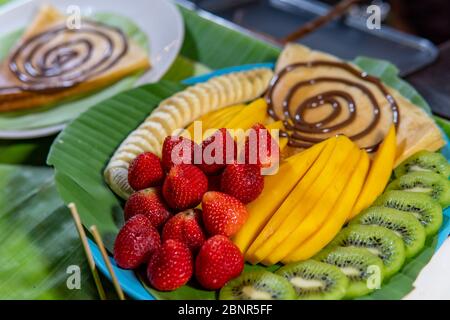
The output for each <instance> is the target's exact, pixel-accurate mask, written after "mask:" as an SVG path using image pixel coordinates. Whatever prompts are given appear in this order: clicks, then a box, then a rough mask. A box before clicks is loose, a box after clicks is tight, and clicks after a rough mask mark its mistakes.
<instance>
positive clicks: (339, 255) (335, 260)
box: [314, 247, 384, 299]
mask: <svg viewBox="0 0 450 320" xmlns="http://www.w3.org/2000/svg"><path fill="white" fill-rule="evenodd" d="M314 259H317V260H319V261H322V262H325V263H328V264H330V265H334V266H336V267H338V268H339V269H340V270H341V271H342V272H343V273H344V274H345V275H346V276H347V278H348V279H349V281H350V282H349V285H348V288H347V292H346V294H345V298H346V299H351V298H357V297H361V296H365V295H366V294H369V293H371V292H373V291H374V290H375V289H376V288H377V284H378V285H380V284H381V283H382V282H383V279H384V265H383V261H382V260H381V259H380V258H379V257H377V256H376V255H374V254H372V253H370V252H368V251H367V250H366V249H363V248H350V247H335V248H331V249H325V250H322V251H321V252H320V253H318V254H317V255H316V256H315V257H314ZM372 275H373V276H374V277H378V278H377V279H376V278H372V277H371V276H372ZM372 279H373V280H375V281H376V282H377V283H376V284H375V285H373V283H372V282H371V280H372ZM371 284H372V285H371Z"/></svg>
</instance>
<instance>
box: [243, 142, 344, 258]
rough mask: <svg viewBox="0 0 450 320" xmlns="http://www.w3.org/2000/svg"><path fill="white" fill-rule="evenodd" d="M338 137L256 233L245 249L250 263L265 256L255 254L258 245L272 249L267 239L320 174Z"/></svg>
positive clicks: (274, 243)
mask: <svg viewBox="0 0 450 320" xmlns="http://www.w3.org/2000/svg"><path fill="white" fill-rule="evenodd" d="M338 139H339V140H340V141H342V140H343V138H331V139H329V141H328V143H327V144H326V145H325V147H324V150H323V151H322V153H321V154H320V156H319V157H318V158H317V160H316V162H315V163H314V165H313V166H312V167H311V168H310V170H309V171H308V172H307V173H306V175H305V176H304V177H303V178H302V179H301V180H300V181H299V183H298V184H297V185H296V187H295V188H294V189H293V190H292V192H291V193H290V194H289V196H288V197H287V198H286V200H285V201H284V202H283V204H282V205H281V206H280V208H278V210H277V211H276V212H275V213H274V215H273V216H272V218H271V219H270V220H269V222H268V223H267V225H266V226H265V227H264V229H263V230H262V231H261V233H260V234H259V235H258V237H257V238H256V239H255V241H254V242H253V243H252V245H251V246H250V248H249V250H248V251H247V253H246V258H247V259H248V261H250V262H252V263H258V262H259V261H260V260H261V259H262V258H265V256H262V257H261V258H259V256H261V255H262V253H261V251H260V252H258V256H257V255H256V252H257V251H258V249H259V248H260V247H264V249H263V250H264V253H265V251H266V250H268V249H272V247H273V246H276V241H273V242H271V243H269V244H268V245H266V244H267V241H268V240H269V238H271V237H272V235H275V234H276V233H278V231H279V228H280V226H281V225H282V224H283V223H284V222H285V221H286V220H288V217H289V215H290V214H291V213H292V211H293V209H294V208H295V207H296V205H297V204H298V202H299V201H300V200H301V199H302V197H303V196H304V194H305V191H307V190H308V189H309V188H310V187H311V186H312V185H313V184H314V182H315V181H316V180H317V177H319V176H320V175H321V173H322V171H323V169H324V168H325V167H326V164H327V163H328V162H329V160H330V158H331V156H332V154H333V152H334V151H335V149H336V146H337V141H338ZM340 144H341V143H340ZM296 216H297V218H298V216H299V215H298V214H297V215H296ZM269 252H270V251H269Z"/></svg>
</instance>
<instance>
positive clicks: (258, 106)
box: [224, 98, 267, 130]
mask: <svg viewBox="0 0 450 320" xmlns="http://www.w3.org/2000/svg"><path fill="white" fill-rule="evenodd" d="M266 117H267V103H266V100H264V99H263V98H260V99H257V100H255V101H253V102H252V103H250V104H249V105H248V106H246V107H245V108H243V109H242V110H241V111H240V112H239V113H238V114H236V115H235V116H234V117H233V118H232V119H231V120H230V121H228V122H227V123H226V125H225V126H224V127H225V128H227V129H238V128H239V129H243V130H247V129H250V128H251V127H252V126H253V125H254V124H255V123H257V122H259V123H264V122H265V120H266Z"/></svg>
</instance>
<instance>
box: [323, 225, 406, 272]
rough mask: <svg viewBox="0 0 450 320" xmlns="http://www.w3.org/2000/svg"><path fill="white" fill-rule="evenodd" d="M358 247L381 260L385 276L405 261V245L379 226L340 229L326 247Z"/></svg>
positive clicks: (393, 234) (393, 233) (397, 268)
mask: <svg viewBox="0 0 450 320" xmlns="http://www.w3.org/2000/svg"><path fill="white" fill-rule="evenodd" d="M334 247H352V248H353V247H357V248H358V247H360V248H364V249H366V250H367V251H368V252H370V253H372V254H374V255H376V256H378V257H379V258H381V260H383V264H384V271H385V272H384V275H385V277H386V278H389V277H391V276H392V275H394V274H395V273H397V272H398V271H399V270H400V268H401V267H402V266H403V263H404V262H405V245H404V244H403V241H402V239H400V237H399V236H397V235H396V234H395V232H394V231H391V230H389V229H386V228H383V227H379V226H364V225H352V226H349V227H347V228H344V229H342V230H341V231H340V232H339V233H338V234H337V236H336V237H335V238H334V240H333V241H331V243H330V244H329V245H328V246H327V248H334Z"/></svg>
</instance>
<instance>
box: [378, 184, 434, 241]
mask: <svg viewBox="0 0 450 320" xmlns="http://www.w3.org/2000/svg"><path fill="white" fill-rule="evenodd" d="M374 205H375V206H382V207H387V208H392V209H397V210H401V211H405V212H409V213H410V214H412V215H414V216H415V217H416V218H417V219H418V220H419V222H420V223H421V224H422V225H423V226H424V228H425V233H426V235H427V236H430V235H434V234H436V233H437V232H438V231H439V228H440V227H441V225H442V208H441V206H440V205H439V204H438V203H437V202H436V201H434V200H433V198H431V197H430V196H428V195H426V194H422V193H411V192H407V191H399V190H391V191H387V192H385V193H384V194H382V195H381V196H380V197H378V199H377V200H375V203H374Z"/></svg>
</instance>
